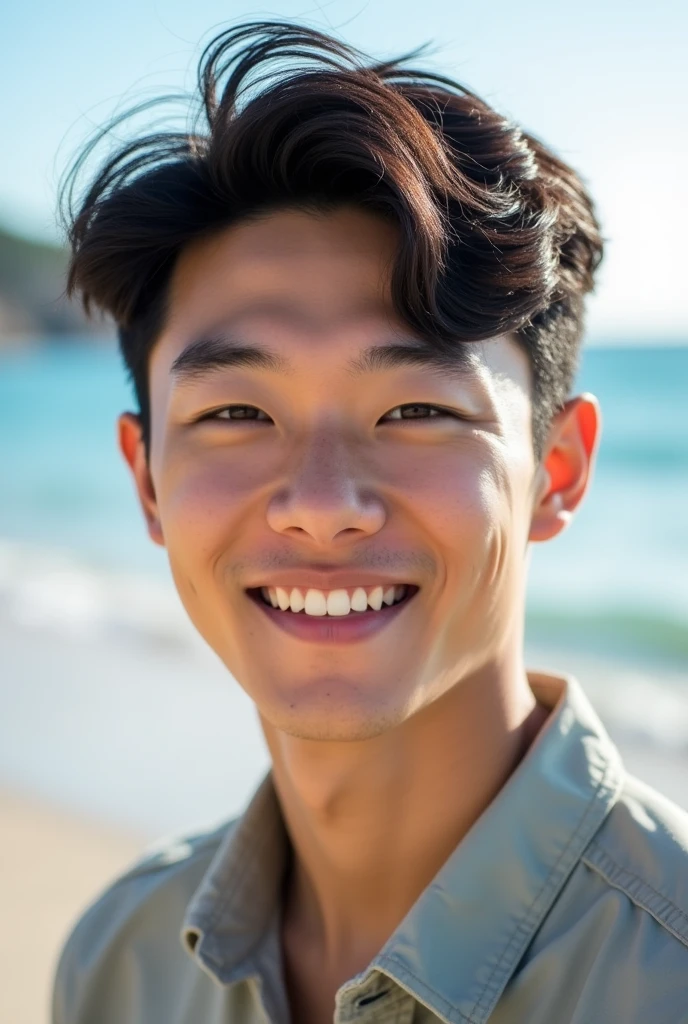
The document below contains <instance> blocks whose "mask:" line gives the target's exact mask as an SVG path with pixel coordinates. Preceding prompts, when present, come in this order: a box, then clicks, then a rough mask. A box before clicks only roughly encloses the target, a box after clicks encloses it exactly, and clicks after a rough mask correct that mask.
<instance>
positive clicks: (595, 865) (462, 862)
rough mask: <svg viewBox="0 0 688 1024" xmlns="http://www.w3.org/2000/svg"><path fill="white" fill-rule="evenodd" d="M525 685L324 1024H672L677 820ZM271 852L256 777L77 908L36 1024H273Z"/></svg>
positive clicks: (281, 828) (554, 699) (276, 854)
mask: <svg viewBox="0 0 688 1024" xmlns="http://www.w3.org/2000/svg"><path fill="white" fill-rule="evenodd" d="M529 680H530V685H531V688H532V690H533V692H534V694H535V696H536V698H537V700H538V702H539V703H540V704H543V705H545V706H548V707H550V708H552V709H553V710H552V711H551V713H550V715H549V718H548V720H547V721H546V723H545V725H544V726H543V728H542V729H541V731H540V733H539V735H538V736H537V738H536V740H535V742H534V743H533V745H532V746H531V748H530V750H529V751H528V753H527V755H526V757H525V758H524V759H523V760H522V762H521V763H520V765H519V766H518V768H517V769H516V771H515V772H514V773H513V774H512V776H511V777H510V779H509V780H508V782H507V783H506V785H505V786H504V787H503V788H502V790H501V791H500V792H499V794H498V795H497V797H496V798H495V799H494V800H493V801H492V803H491V804H490V805H489V807H488V808H487V809H486V810H485V812H484V813H483V814H482V815H481V817H480V818H479V819H478V821H477V822H476V823H475V824H474V826H473V827H472V828H471V830H470V831H469V832H468V834H467V835H466V836H465V837H464V838H463V839H462V840H461V842H460V843H459V844H458V846H457V847H456V849H455V850H454V852H453V853H452V854H451V856H450V857H449V858H448V860H447V861H446V862H445V864H444V865H443V867H442V868H441V869H440V871H439V872H438V874H437V875H436V876H435V878H434V880H433V881H432V882H431V883H430V885H429V886H428V887H427V888H426V889H425V890H424V891H423V892H422V893H421V895H420V897H419V898H418V900H417V901H416V903H415V904H414V906H413V907H412V908H411V910H410V911H409V913H408V914H407V915H406V917H405V918H404V920H403V921H402V922H401V924H400V925H399V926H398V927H397V929H396V930H395V931H394V933H393V934H392V935H391V936H390V938H389V940H388V941H387V942H386V944H385V945H384V947H383V948H382V949H381V950H380V952H379V953H378V954H377V956H376V957H375V958H374V959H373V960H372V962H371V963H370V964H369V965H368V967H367V968H366V969H365V970H364V971H362V972H361V973H360V974H358V975H356V976H355V977H353V978H351V979H350V980H349V981H347V982H346V983H345V984H344V985H342V986H341V988H340V989H339V991H338V992H337V995H336V1004H335V1006H333V1020H334V1022H335V1024H354V1022H356V1024H438V1022H440V1021H441V1022H445V1024H449V1022H451V1024H483V1022H485V1021H489V1022H490V1024H525V1022H527V1024H641V1022H642V1024H647V1022H648V1021H651V1022H652V1024H687V1022H688V813H686V812H685V811H683V810H681V809H680V808H679V807H678V806H676V805H675V804H673V803H672V802H671V801H669V800H668V799H666V798H665V797H663V796H661V795H660V794H659V793H657V792H656V791H655V790H653V789H652V788H651V787H649V786H647V785H645V784H644V783H642V782H640V781H639V780H637V779H635V778H633V777H631V776H629V775H627V773H626V772H625V771H624V768H623V765H622V762H621V758H620V756H619V753H618V751H617V749H616V747H615V746H614V744H613V743H612V742H611V740H610V739H609V737H608V735H607V734H606V732H605V730H604V728H603V726H602V724H601V722H600V720H599V718H598V717H597V715H596V714H595V712H594V710H593V709H592V707H591V705H590V703H589V701H588V700H587V698H586V697H585V695H584V693H583V691H582V690H581V688H580V686H579V685H578V683H577V682H576V681H575V680H574V679H572V678H567V679H558V678H554V677H551V676H544V675H537V674H534V673H529ZM288 852H289V839H288V835H287V832H286V828H285V825H284V821H283V818H282V815H281V812H280V806H279V802H278V800H277V797H276V794H275V790H274V786H273V783H272V777H271V775H270V774H268V776H267V777H266V778H265V780H264V781H263V783H262V784H261V785H260V787H259V789H258V790H257V792H256V794H255V796H254V797H253V799H252V801H251V803H250V805H249V807H248V809H247V810H246V812H245V813H244V815H243V816H242V817H241V818H239V819H238V820H237V821H234V822H229V823H227V824H224V825H222V826H221V827H220V828H219V829H217V830H215V831H213V832H211V833H207V834H203V835H197V836H192V837H187V838H185V839H181V840H179V841H178V842H176V843H173V844H172V845H170V847H169V848H167V849H166V850H163V851H161V852H159V853H157V854H155V855H153V856H149V857H147V858H145V859H144V860H143V861H142V862H140V863H139V864H137V865H136V866H135V867H134V868H133V869H132V870H130V871H129V872H128V873H127V874H125V875H123V876H122V877H121V878H120V879H119V880H117V881H116V882H115V883H114V884H113V885H112V886H111V887H110V888H109V889H108V890H107V891H106V892H105V893H104V894H103V895H102V896H100V898H99V899H98V900H97V901H96V902H95V903H94V904H93V905H92V906H91V907H90V908H88V909H87V911H86V912H85V913H84V914H83V916H82V917H81V918H80V920H79V921H78V923H77V925H76V927H75V928H74V930H73V931H72V933H71V935H70V937H69V939H68V941H67V943H66V945H65V946H64V948H63V951H62V955H61V958H60V962H59V966H58V969H57V974H56V978H55V986H54V994H53V1017H52V1020H53V1024H288V1022H289V1020H290V1018H289V1007H288V1002H287V996H286V989H285V983H284V977H283V970H282V957H281V947H280V938H279V935H280V927H279V925H280V912H281V908H280V893H281V889H282V881H283V878H284V871H285V863H286V858H287V854H288ZM291 1024H299V1022H298V1021H292V1022H291Z"/></svg>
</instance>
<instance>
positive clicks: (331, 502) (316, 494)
mask: <svg viewBox="0 0 688 1024" xmlns="http://www.w3.org/2000/svg"><path fill="white" fill-rule="evenodd" d="M363 476H364V469H363V460H362V458H361V453H360V449H359V451H358V453H357V452H356V450H355V446H352V445H350V444H347V441H346V439H344V438H342V437H341V434H340V433H338V432H337V431H335V430H332V429H319V430H318V431H317V433H315V434H314V436H313V437H312V438H310V439H309V440H307V441H306V442H304V444H303V445H302V446H299V449H298V451H297V452H295V453H294V458H293V461H291V460H290V466H289V470H288V480H287V482H286V484H285V485H284V486H283V487H282V488H280V489H279V491H277V492H276V493H275V494H274V495H273V496H272V498H271V500H270V502H269V505H268V513H267V518H268V524H269V526H270V527H271V528H272V529H273V530H274V531H275V532H276V533H283V534H287V535H291V536H294V537H298V536H301V537H302V538H303V539H306V538H310V539H311V541H313V542H314V543H315V544H316V545H317V546H318V547H322V548H324V549H326V548H328V547H332V545H333V544H334V543H335V542H337V541H340V540H343V539H344V538H345V537H346V538H347V539H348V540H351V539H352V537H353V536H354V533H355V532H357V533H359V534H360V535H361V536H365V535H372V534H375V533H377V531H378V530H380V529H381V528H382V526H383V523H384V521H385V508H384V505H383V502H382V500H381V498H380V497H379V496H378V495H376V494H375V493H374V492H373V491H372V490H371V488H370V486H369V485H368V486H366V483H365V481H364V480H363V479H362V478H363Z"/></svg>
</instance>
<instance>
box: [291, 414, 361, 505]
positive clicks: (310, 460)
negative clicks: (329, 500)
mask: <svg viewBox="0 0 688 1024" xmlns="http://www.w3.org/2000/svg"><path fill="white" fill-rule="evenodd" d="M354 447H355V446H354V444H353V441H352V439H351V438H350V437H347V436H346V432H345V431H343V430H342V429H341V427H339V426H338V425H336V424H334V423H331V422H330V423H326V424H324V425H321V426H318V427H317V429H315V430H314V431H313V433H312V435H310V436H309V437H306V438H304V440H303V442H302V443H301V444H299V445H297V447H296V452H295V458H294V463H293V468H292V473H290V476H291V483H292V485H293V486H294V487H295V488H296V490H297V491H299V492H302V493H303V495H304V497H305V496H306V494H307V493H308V492H309V491H310V490H311V489H313V491H314V492H315V494H320V495H321V496H322V498H325V497H326V496H327V495H328V494H329V492H330V491H331V492H332V497H333V498H335V499H337V498H340V497H343V496H344V495H345V494H346V493H347V492H348V491H349V490H350V488H351V487H352V485H354V486H355V483H356V476H357V475H360V472H361V469H362V460H361V452H360V447H359V449H358V453H357V454H358V458H356V452H355V451H354V450H353V449H354Z"/></svg>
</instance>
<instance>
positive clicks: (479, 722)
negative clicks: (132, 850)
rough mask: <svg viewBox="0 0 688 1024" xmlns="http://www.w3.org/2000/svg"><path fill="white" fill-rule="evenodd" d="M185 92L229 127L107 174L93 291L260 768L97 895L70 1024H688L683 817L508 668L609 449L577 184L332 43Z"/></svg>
mask: <svg viewBox="0 0 688 1024" xmlns="http://www.w3.org/2000/svg"><path fill="white" fill-rule="evenodd" d="M219 80H223V81H224V83H225V84H224V91H222V93H221V95H220V96H218V95H217V86H218V82H219ZM200 82H201V87H202V90H203V100H204V104H205V113H206V116H207V121H208V124H207V131H204V132H201V131H199V132H198V134H188V135H186V134H183V135H169V136H161V135H156V136H152V137H150V138H146V139H143V140H141V142H140V143H137V144H134V145H132V146H129V147H128V148H126V149H124V150H123V151H122V152H121V153H120V154H119V155H117V156H115V157H113V158H112V159H111V160H110V162H109V163H108V164H107V165H106V166H105V167H104V168H103V169H102V170H101V172H100V173H99V175H98V177H97V179H96V180H95V181H94V182H93V183H92V185H91V187H90V188H89V190H88V191H87V192H86V194H85V197H84V198H83V200H82V202H81V206H80V207H79V208H78V209H77V210H76V211H74V214H73V220H72V223H71V229H70V237H71V242H72V246H73V260H72V264H71V274H70V280H69V287H70V290H72V291H75V290H78V291H79V292H80V293H81V295H82V297H83V300H84V302H85V304H86V306H87V307H89V306H96V307H99V308H100V309H102V310H105V311H108V312H109V313H110V314H112V315H113V317H114V318H115V320H116V322H117V324H118V327H119V334H120V340H121V346H122V351H123V354H124V358H125V360H126V363H127V366H128V368H129V370H130V372H131V375H132V377H133V381H134V384H135V387H136V392H137V397H138V401H139V403H140V411H139V413H138V414H137V415H133V414H130V413H126V414H124V415H122V417H121V418H120V421H119V437H120V445H121V449H122V452H123V454H124V457H125V459H126V461H127V463H128V464H129V466H130V468H131V471H132V474H133V478H134V480H135V483H136V487H137V490H138V496H139V498H140V502H141V506H142V509H143V512H144V514H145V517H146V522H147V525H148V531H149V533H150V536H151V538H152V539H153V541H155V543H157V544H161V545H164V546H165V548H166V549H167V552H168V555H169V560H170V564H171V568H172V572H173V575H174V579H175V583H176V586H177V588H178V590H179V593H180V596H181V598H182V601H183V602H184V605H185V607H186V609H187V611H188V614H189V616H190V617H191V619H192V621H193V622H194V624H195V626H196V627H197V629H198V630H199V632H200V633H201V634H202V636H203V637H204V638H205V639H206V640H207V642H208V643H209V644H210V646H211V647H212V648H213V649H214V650H215V651H216V652H217V654H218V655H219V656H220V658H221V659H222V660H223V661H224V663H225V664H226V666H227V668H228V669H229V671H230V672H231V673H232V675H233V676H235V677H236V680H237V681H238V683H239V684H240V685H241V686H243V687H244V688H245V690H246V691H247V693H249V694H250V696H251V697H252V698H253V700H254V701H255V704H256V707H257V710H258V714H259V716H260V721H261V723H262V727H263V730H264V733H265V738H266V742H267V745H268V748H269V751H270V754H271V759H272V770H271V772H270V774H269V775H268V777H267V778H266V779H265V780H264V781H263V783H262V784H261V786H260V787H259V789H258V791H257V793H256V794H255V797H254V798H253V800H252V801H251V803H250V806H249V807H248V809H247V811H246V812H245V814H244V815H243V816H242V817H241V818H240V819H239V820H238V821H234V822H231V823H228V824H226V825H224V826H222V827H221V828H220V829H219V830H217V831H215V832H213V833H211V834H204V835H200V836H194V837H189V838H187V839H186V840H185V841H183V842H180V843H179V844H177V845H176V846H174V847H171V848H170V849H169V850H168V851H165V852H163V853H160V854H158V855H155V856H151V857H148V858H147V859H144V860H143V861H142V862H141V863H139V864H137V865H136V866H135V867H134V868H133V869H132V870H131V871H129V872H128V873H127V874H125V875H124V876H123V877H122V878H120V879H119V880H117V881H116V882H115V883H114V884H113V885H112V887H111V888H110V889H109V890H108V891H107V892H106V893H105V894H104V895H102V896H101V897H100V898H99V899H98V901H97V902H96V903H95V904H94V905H93V906H91V907H90V908H89V909H88V910H87V911H86V913H85V914H84V916H83V917H82V918H81V920H80V921H79V922H78V924H77V925H76V928H75V929H74V931H73V933H72V935H71V936H70V938H69V939H68V941H67V943H66V946H65V948H64V950H63V952H62V956H61V960H60V964H59V967H58V971H57V977H56V984H55V994H54V1008H53V1021H54V1024H144V1022H145V1024H201V1022H202V1024H258V1022H266V1021H267V1022H271V1024H286V1022H288V1021H291V1022H292V1024H325V1022H326V1021H332V1020H335V1021H337V1022H339V1024H344V1022H353V1021H357V1022H358V1021H360V1022H376V1024H383V1022H389V1024H392V1022H395V1024H431V1022H432V1024H435V1022H437V1021H444V1022H466V1024H482V1022H483V1021H487V1020H489V1021H490V1022H492V1024H507V1022H509V1024H515V1022H519V1024H520V1022H525V1021H527V1022H529V1024H536V1022H541V1024H574V1022H575V1024H612V1022H613V1024H617V1022H621V1021H623V1022H626V1024H628V1022H638V1024H640V1022H646V1021H648V1020H652V1021H653V1024H658V1022H664V1024H678V1022H680V1021H688V872H687V867H688V815H686V814H685V813H684V812H683V811H681V810H680V809H679V808H678V807H676V806H674V805H673V804H671V803H670V802H669V801H667V800H666V799H664V798H663V797H662V796H660V795H659V794H658V793H656V792H654V791H653V790H652V789H650V788H648V787H647V786H645V785H643V784H642V783H641V782H639V781H637V780H635V779H633V778H630V777H628V776H627V775H626V773H625V772H624V769H623V766H622V764H621V761H620V758H619V755H618V753H617V751H616V749H615V747H614V746H613V745H612V743H611V742H610V740H609V738H608V737H607V735H606V734H605V731H604V729H603V727H602V725H601V724H600V722H599V720H598V718H597V716H596V714H595V712H594V711H593V710H592V708H591V706H590V704H589V703H588V701H587V699H586V697H585V696H584V694H583V693H582V691H581V689H580V687H579V685H578V684H577V683H576V681H575V680H574V679H572V678H558V677H554V676H547V675H543V674H538V673H534V672H527V671H526V669H525V667H524V662H523V629H524V593H525V582H526V563H527V551H528V546H529V543H530V542H540V541H546V540H549V539H550V538H552V537H554V536H556V535H557V534H558V533H560V532H561V531H562V530H563V529H564V528H565V527H566V526H567V524H568V523H569V521H570V520H571V517H572V515H573V514H574V512H575V510H576V509H577V507H578V506H579V504H580V502H581V500H582V498H583V496H584V494H585V491H586V489H587V487H588V483H589V480H590V475H591V471H592V464H593V459H594V455H595V450H596V445H597V440H598V433H599V412H598V406H597V403H596V400H595V399H594V397H592V396H591V395H581V396H577V397H570V388H571V386H572V381H573V377H574V372H575V367H576V359H577V353H578V349H579V344H580V341H581V337H582V333H583V312H584V309H583V306H584V296H585V294H586V293H587V292H589V291H590V289H591V288H592V285H593V275H594V271H595V269H596V268H597V266H598V264H599V261H600V258H601V252H602V247H601V241H600V236H599V231H598V225H597V223H596V219H595V216H594V212H593V209H592V205H591V202H590V199H589V197H588V196H587V194H586V191H585V189H584V187H583V185H582V184H581V182H580V180H579V178H578V177H577V176H576V174H575V173H574V172H573V171H572V170H571V169H570V168H568V167H567V166H566V165H565V164H563V163H562V162H561V161H560V160H558V159H557V158H556V157H555V156H554V155H553V154H552V153H551V152H550V151H549V150H547V149H546V148H545V147H544V146H543V145H542V144H541V143H540V142H538V141H537V140H535V139H534V138H532V137H530V136H528V135H526V134H525V133H524V132H522V131H520V130H519V129H518V128H517V127H516V126H515V125H513V124H511V123H509V122H508V121H506V120H505V119H504V118H503V117H501V116H500V115H499V114H497V113H496V112H495V111H494V110H492V109H491V108H490V107H489V106H488V105H487V104H486V103H484V102H483V101H482V100H481V99H479V98H478V97H477V96H475V95H474V94H472V93H470V92H468V91H467V90H465V89H463V88H462V87H460V86H458V85H457V84H456V83H453V82H451V81H450V80H448V79H443V78H440V77H438V76H433V75H430V74H424V73H422V72H416V71H412V70H408V69H406V67H405V65H404V64H403V63H402V62H395V63H385V64H380V65H374V64H370V63H366V61H365V60H364V59H363V58H362V57H361V55H360V54H357V53H356V52H354V51H352V50H350V49H349V48H348V47H346V46H344V45H343V44H341V43H339V42H337V41H335V40H333V39H330V38H328V37H325V36H322V35H319V34H317V33H315V32H312V31H310V30H308V29H303V28H299V27H295V26H290V25H286V24H281V23H264V24H248V25H244V26H241V27H239V28H235V29H233V30H231V31H229V32H227V33H225V34H223V35H222V36H220V37H219V38H218V39H217V40H215V42H214V43H213V44H212V45H211V47H210V48H209V49H208V51H206V53H205V55H204V58H203V61H202V67H201V76H200ZM562 586H566V581H565V580H562ZM198 713H199V715H202V714H203V713H204V712H203V708H202V707H199V708H198ZM199 757H200V758H201V761H200V765H201V770H202V752H201V751H199Z"/></svg>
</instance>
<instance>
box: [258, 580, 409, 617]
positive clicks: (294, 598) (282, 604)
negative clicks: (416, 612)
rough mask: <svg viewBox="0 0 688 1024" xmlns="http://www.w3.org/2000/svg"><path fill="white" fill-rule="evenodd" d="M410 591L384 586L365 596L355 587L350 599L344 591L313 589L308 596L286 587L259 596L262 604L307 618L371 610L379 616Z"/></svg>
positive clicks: (265, 588) (273, 589)
mask: <svg viewBox="0 0 688 1024" xmlns="http://www.w3.org/2000/svg"><path fill="white" fill-rule="evenodd" d="M406 591H407V587H406V585H405V584H399V585H398V586H391V587H387V589H385V588H384V587H382V586H378V587H374V588H373V589H372V590H371V591H370V593H369V594H368V593H366V591H365V589H364V588H363V587H356V589H355V590H354V592H353V594H351V596H349V593H348V591H346V590H344V589H341V588H340V589H339V590H331V591H329V593H324V592H323V591H322V590H315V589H314V588H311V589H310V590H307V591H306V593H305V595H304V593H303V591H302V590H300V589H299V588H298V587H292V589H291V590H290V591H289V590H286V589H285V588H284V587H261V588H260V592H261V595H262V597H263V600H264V601H265V602H267V603H268V604H271V605H272V607H273V608H279V609H280V610H281V611H283V612H285V611H288V610H291V611H292V612H301V611H305V613H306V615H319V616H322V615H333V616H337V615H338V616H343V615H349V613H350V612H352V611H353V612H365V611H367V610H368V608H372V609H373V610H374V611H377V612H379V611H380V609H381V608H382V605H383V604H384V605H386V606H390V605H392V604H394V603H395V602H397V601H400V600H401V599H402V598H403V597H405V596H406Z"/></svg>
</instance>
